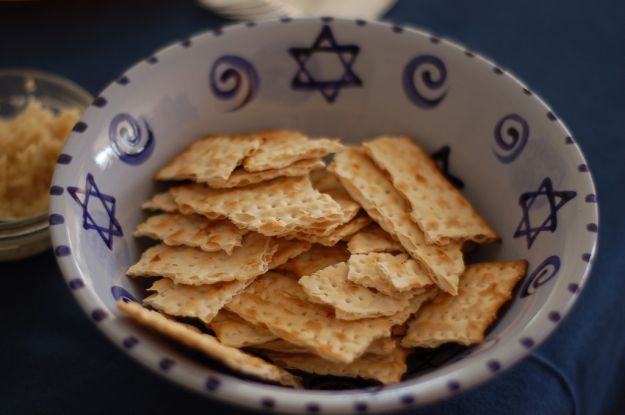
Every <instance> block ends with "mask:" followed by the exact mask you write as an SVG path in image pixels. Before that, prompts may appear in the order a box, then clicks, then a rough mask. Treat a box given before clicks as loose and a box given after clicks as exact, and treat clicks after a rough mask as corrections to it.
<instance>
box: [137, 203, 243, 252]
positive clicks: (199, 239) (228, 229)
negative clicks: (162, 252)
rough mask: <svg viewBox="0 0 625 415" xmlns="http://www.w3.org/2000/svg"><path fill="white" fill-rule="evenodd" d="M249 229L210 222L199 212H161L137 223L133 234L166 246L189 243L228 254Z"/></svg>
mask: <svg viewBox="0 0 625 415" xmlns="http://www.w3.org/2000/svg"><path fill="white" fill-rule="evenodd" d="M247 233H248V231H247V230H246V229H239V228H237V227H236V226H234V225H233V224H232V223H231V222H228V221H226V220H217V221H211V220H209V219H206V218H205V217H204V216H201V215H181V214H179V213H162V214H159V215H154V216H150V217H149V218H148V219H147V220H146V221H145V222H143V223H141V224H139V225H138V226H137V230H136V231H135V236H148V237H150V238H153V239H157V240H161V241H163V243H164V244H165V245H169V246H180V245H184V246H189V247H193V248H200V249H201V250H202V251H206V252H217V251H225V252H227V253H228V254H231V253H232V251H233V249H234V248H236V247H238V246H241V240H242V238H243V236H244V235H245V234H247Z"/></svg>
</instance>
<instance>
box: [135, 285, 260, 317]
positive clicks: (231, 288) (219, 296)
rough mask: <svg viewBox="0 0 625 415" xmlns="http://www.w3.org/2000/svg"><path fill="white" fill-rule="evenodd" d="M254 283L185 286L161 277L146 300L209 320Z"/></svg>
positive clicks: (163, 308) (176, 312)
mask: <svg viewBox="0 0 625 415" xmlns="http://www.w3.org/2000/svg"><path fill="white" fill-rule="evenodd" d="M251 282H252V281H251V280H248V281H237V280H235V281H228V282H219V283H216V284H210V285H182V284H175V283H174V282H173V281H171V280H170V279H168V278H161V279H160V280H158V281H156V282H155V283H154V284H152V286H151V287H150V288H148V291H153V292H154V294H152V295H150V296H149V297H147V298H146V299H145V300H143V303H144V304H146V305H149V306H151V307H152V308H155V309H157V310H160V311H162V312H164V313H166V314H169V315H171V316H178V317H194V318H198V319H200V320H202V321H203V322H204V323H208V322H210V321H211V320H212V319H213V317H215V316H216V315H217V313H218V312H219V310H221V309H222V308H223V306H224V305H226V303H228V302H229V301H230V300H231V299H232V297H234V296H235V295H237V294H238V293H240V292H241V291H243V290H244V289H245V287H247V286H248V285H249V284H250V283H251Z"/></svg>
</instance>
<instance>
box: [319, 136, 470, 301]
mask: <svg viewBox="0 0 625 415" xmlns="http://www.w3.org/2000/svg"><path fill="white" fill-rule="evenodd" d="M330 170H331V171H333V172H334V173H335V174H336V175H337V176H338V177H339V179H340V180H341V183H343V185H344V186H345V189H347V191H348V192H349V194H350V196H352V198H353V199H354V200H356V201H357V202H358V203H360V205H361V206H362V207H363V208H364V209H365V210H366V211H367V213H368V214H369V216H370V217H371V218H372V219H373V220H374V221H376V222H377V223H378V224H379V225H380V226H381V227H382V228H383V229H384V230H385V231H386V232H388V233H389V234H391V235H392V236H393V237H394V238H396V239H397V240H399V242H400V243H401V244H402V246H403V247H404V248H405V249H406V251H407V252H408V253H409V254H410V255H411V256H412V257H413V258H415V259H416V260H418V261H419V262H420V263H421V264H422V265H423V266H424V267H425V269H427V271H428V274H430V276H431V277H432V280H433V281H434V282H435V283H436V284H437V285H438V286H439V287H440V288H441V289H443V290H445V291H447V292H449V293H451V294H454V295H455V294H456V293H457V290H458V277H459V276H460V274H462V272H463V271H464V262H463V257H462V251H461V249H460V246H461V245H460V243H452V244H449V245H447V246H445V247H441V246H438V245H432V244H428V243H427V241H426V240H425V235H424V234H423V231H422V230H421V229H420V228H419V227H418V226H417V225H416V224H415V223H414V222H413V221H412V220H411V218H410V215H409V212H410V205H409V204H408V202H407V201H406V200H405V199H404V198H403V196H402V195H401V194H400V193H399V192H398V191H397V190H396V189H395V188H394V187H393V184H392V183H391V182H390V180H389V179H387V178H386V176H385V175H384V173H383V172H382V171H381V170H380V169H379V168H377V167H376V166H375V164H374V163H373V161H371V159H370V158H369V157H367V155H366V154H365V153H364V151H363V150H362V149H359V148H353V147H352V148H347V149H345V150H343V151H342V152H340V153H338V154H336V156H335V157H334V161H333V163H332V165H331V166H330Z"/></svg>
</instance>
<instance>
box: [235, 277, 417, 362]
mask: <svg viewBox="0 0 625 415" xmlns="http://www.w3.org/2000/svg"><path fill="white" fill-rule="evenodd" d="M415 305H416V304H414V303H411V304H410V307H412V308H410V309H406V310H402V311H401V312H400V313H398V314H397V315H395V316H391V317H381V318H373V319H364V320H355V321H343V320H338V319H336V318H335V317H334V316H333V312H332V309H331V308H329V307H327V306H323V305H320V304H315V303H311V302H310V301H308V300H307V299H306V293H305V292H304V290H303V288H302V287H301V286H300V285H299V284H298V283H297V281H295V280H293V279H292V278H289V277H285V276H282V275H279V274H275V273H274V274H272V275H271V276H263V277H261V278H258V279H257V280H256V281H254V283H252V284H251V285H250V286H249V287H247V288H246V289H245V290H244V291H243V292H242V293H241V294H239V295H238V296H236V297H234V298H233V299H232V301H231V302H230V303H228V304H227V305H226V308H227V309H228V310H229V311H232V312H234V313H236V314H238V315H239V316H241V317H242V318H243V319H245V320H247V321H249V322H251V323H253V324H255V325H260V326H261V327H263V328H264V327H266V328H267V329H268V330H269V331H271V332H272V333H273V334H275V335H276V336H278V337H281V338H283V339H285V340H287V341H289V342H291V343H293V344H296V345H300V346H306V347H308V348H310V349H312V350H314V352H315V353H316V354H318V355H319V356H322V357H324V358H326V359H328V360H331V361H334V362H341V363H350V362H352V361H354V360H355V359H356V358H358V357H359V356H360V355H362V354H363V353H364V352H365V351H366V350H367V348H368V347H369V345H370V344H371V343H372V342H373V341H374V340H376V339H379V338H382V337H389V336H390V334H391V327H392V326H393V325H394V324H401V323H403V321H405V319H407V318H408V317H409V316H410V315H411V314H412V310H413V309H414V306H415ZM419 306H420V304H419ZM417 309H418V307H417ZM415 311H416V310H415Z"/></svg>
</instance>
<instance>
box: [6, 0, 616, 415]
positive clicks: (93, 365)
mask: <svg viewBox="0 0 625 415" xmlns="http://www.w3.org/2000/svg"><path fill="white" fill-rule="evenodd" d="M128 3H130V4H124V3H121V2H110V1H109V2H105V1H92V2H78V1H76V2H62V3H61V2H54V1H40V2H16V3H10V2H9V3H5V2H0V67H33V68H39V69H43V70H49V71H53V72H57V73H59V74H61V75H64V76H66V77H68V78H71V79H73V80H75V81H76V82H78V83H79V84H81V85H83V86H84V87H86V88H87V89H88V90H90V91H91V92H92V93H93V94H96V93H97V92H98V91H99V90H101V89H102V88H103V87H104V86H105V85H106V84H107V83H108V82H109V81H110V80H111V79H113V78H115V77H116V76H118V75H119V74H121V73H122V72H123V70H124V69H125V68H127V67H129V66H131V65H132V64H133V63H134V62H136V61H137V60H139V59H141V58H144V57H146V56H148V55H150V53H151V52H152V51H154V50H156V49H158V48H159V47H160V46H162V45H164V44H165V43H169V42H171V41H174V40H176V39H182V38H184V37H187V36H188V35H189V34H192V33H194V32H197V31H201V30H205V29H209V28H212V27H215V26H216V25H220V24H223V23H224V21H222V20H220V19H218V18H216V17H215V16H213V15H212V14H210V13H208V12H206V11H204V10H203V9H200V8H199V7H196V6H195V4H194V3H193V2H192V1H177V2H171V1H170V2H168V1H164V0H152V1H134V2H128ZM387 18H388V19H391V20H394V21H396V22H398V23H411V24H416V25H421V26H423V27H425V28H428V29H430V30H432V31H433V32H435V33H437V34H440V35H441V36H445V37H449V38H451V39H455V40H457V41H460V42H461V43H464V44H465V45H467V47H469V48H471V49H475V50H477V51H480V52H482V53H484V54H485V55H487V56H489V57H491V58H493V59H495V60H496V61H497V62H499V63H500V64H501V66H503V67H504V68H510V69H511V70H512V71H513V72H515V73H516V74H518V75H519V76H520V77H521V78H522V79H524V80H525V81H526V82H527V84H528V85H530V87H531V88H532V89H533V90H535V91H538V93H539V94H541V95H542V96H543V97H544V98H545V99H546V100H547V101H548V102H549V103H550V104H551V105H552V107H553V108H555V110H556V111H557V113H558V115H559V116H560V117H561V118H562V119H563V120H565V122H566V123H568V125H569V127H570V128H571V129H572V131H573V133H574V134H575V138H576V140H577V142H578V143H579V144H580V145H581V147H582V149H583V150H584V152H585V154H586V156H587V158H588V161H589V164H590V167H591V169H592V171H593V174H594V177H595V180H596V184H597V186H598V195H599V198H600V209H601V221H600V223H601V228H600V245H599V256H598V258H597V259H596V263H595V268H594V271H593V275H592V277H591V278H590V280H589V283H588V285H587V286H586V288H585V289H584V291H583V293H582V294H581V298H580V300H579V302H578V303H577V304H576V306H575V308H574V310H573V312H572V313H571V314H570V315H569V316H568V318H566V320H565V321H564V322H562V324H560V327H559V328H558V330H557V331H556V332H555V334H553V335H552V336H551V337H550V338H549V340H548V341H547V342H546V343H545V344H543V345H542V346H541V347H540V348H539V349H538V350H537V351H536V352H535V353H534V356H532V357H530V358H528V359H525V360H524V361H523V362H522V363H520V364H519V365H517V366H516V367H514V368H513V369H511V370H509V371H507V372H505V373H504V374H502V375H501V376H500V377H499V378H498V379H497V380H496V381H492V382H490V383H487V384H485V385H483V386H481V387H479V388H477V389H475V390H472V391H469V392H466V393H463V394H461V395H459V396H457V397H455V398H454V399H452V400H449V401H447V402H443V403H441V404H438V405H435V406H432V407H429V408H424V409H419V410H414V411H412V413H418V414H455V413H459V414H473V413H476V414H478V413H479V414H498V413H507V414H509V415H513V414H572V413H574V411H575V407H576V406H577V411H576V412H577V413H578V414H605V413H625V410H622V409H619V405H618V401H619V396H618V395H619V393H621V394H622V393H623V392H625V359H624V351H625V344H624V343H625V313H624V312H623V296H624V295H625V255H623V251H624V249H625V215H624V214H623V211H624V208H625V203H624V202H625V196H624V195H623V187H625V2H623V1H622V0H621V1H618V0H614V1H610V0H601V1H598V0H596V1H592V2H588V1H583V0H569V1H566V2H565V1H555V0H554V1H538V0H531V1H530V0H525V1H502V0H479V1H477V0H475V1H463V0H448V1H441V0H418V1H408V0H400V1H399V3H398V4H397V6H396V7H394V8H393V9H392V10H391V11H390V12H389V13H388V15H387ZM0 151H1V150H0ZM0 274H1V279H0V281H1V283H2V286H1V287H2V292H1V294H0V316H2V318H1V319H0V321H1V325H0V333H2V334H1V335H0V373H1V376H0V413H1V414H36V413H46V414H51V413H63V414H74V413H90V414H91V413H92V414H99V413H102V414H104V413H113V412H114V413H118V414H125V413H151V414H161V413H173V412H175V413H183V412H188V413H192V412H193V413H195V412H197V411H202V412H204V413H213V414H221V413H233V412H234V411H235V410H233V408H230V407H226V406H224V405H222V404H219V403H216V402H211V401H208V400H206V399H204V398H202V397H199V396H196V395H194V394H192V393H190V392H187V391H185V390H182V389H180V388H178V387H176V386H174V385H172V384H170V383H168V382H166V381H164V380H161V379H160V378H158V377H156V376H154V375H152V374H151V373H148V372H147V371H146V370H145V369H143V368H141V367H140V366H139V365H138V364H137V363H135V362H134V361H131V360H130V359H129V358H127V357H126V356H125V355H124V354H123V353H122V352H120V351H118V349H116V348H115V347H114V346H113V345H112V344H110V343H109V342H108V341H107V340H106V339H105V338H104V337H103V336H102V335H101V334H100V333H99V332H98V331H97V329H96V328H95V327H94V326H93V325H92V324H91V322H90V321H89V320H88V319H87V318H86V317H85V315H84V314H83V312H82V311H81V310H80V309H79V307H78V305H77V304H76V302H75V301H74V300H73V299H72V297H71V295H70V293H69V291H68V289H67V288H66V287H65V283H64V282H63V280H62V278H61V276H60V274H59V271H58V270H57V267H56V264H55V261H54V258H53V256H52V255H51V254H50V253H45V254H42V255H39V256H38V257H36V258H33V259H31V260H28V261H22V262H18V263H12V264H1V265H0ZM550 365H551V366H552V367H553V368H552V369H549V367H550ZM554 369H555V370H554ZM574 398H575V399H574ZM575 401H576V403H575ZM236 412H237V413H242V412H241V411H239V410H236Z"/></svg>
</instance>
